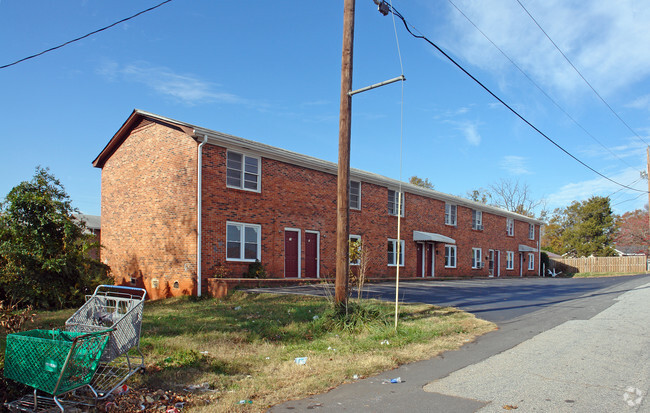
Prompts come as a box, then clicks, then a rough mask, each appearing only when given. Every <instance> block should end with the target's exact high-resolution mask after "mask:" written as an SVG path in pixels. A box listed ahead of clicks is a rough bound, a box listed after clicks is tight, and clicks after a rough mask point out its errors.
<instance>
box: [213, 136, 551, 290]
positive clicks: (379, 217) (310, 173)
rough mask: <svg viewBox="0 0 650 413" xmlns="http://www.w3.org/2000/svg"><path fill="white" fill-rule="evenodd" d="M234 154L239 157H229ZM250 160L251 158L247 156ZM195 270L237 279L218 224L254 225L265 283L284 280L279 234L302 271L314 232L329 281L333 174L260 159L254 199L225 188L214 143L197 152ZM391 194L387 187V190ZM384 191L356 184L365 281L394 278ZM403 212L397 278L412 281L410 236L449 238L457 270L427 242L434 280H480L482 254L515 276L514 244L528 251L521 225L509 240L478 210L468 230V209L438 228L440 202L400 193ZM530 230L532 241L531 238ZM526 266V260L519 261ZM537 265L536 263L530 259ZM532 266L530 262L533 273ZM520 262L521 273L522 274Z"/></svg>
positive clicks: (391, 220)
mask: <svg viewBox="0 0 650 413" xmlns="http://www.w3.org/2000/svg"><path fill="white" fill-rule="evenodd" d="M237 152H241V151H237ZM249 155H252V156H254V155H255V154H249ZM203 179H204V181H203V182H204V185H203V210H204V215H203V257H202V259H203V272H204V276H212V275H214V272H215V267H216V266H218V265H225V266H226V267H228V268H229V269H230V270H231V272H232V276H240V275H241V274H243V273H244V272H245V271H246V270H247V268H248V265H249V264H248V263H233V262H227V261H226V240H225V237H226V222H227V221H234V222H241V223H247V224H259V225H261V227H262V236H261V238H262V252H261V261H262V264H264V266H265V268H266V270H267V272H268V273H269V275H270V276H271V277H283V276H284V230H285V228H296V229H300V231H301V247H300V249H301V254H302V265H301V266H302V268H301V273H303V274H304V270H305V264H304V263H305V252H304V247H305V230H314V231H319V232H320V257H321V265H320V276H321V277H333V276H334V273H335V268H336V264H335V255H336V241H335V231H336V177H335V175H333V174H328V173H324V172H319V171H315V170H310V169H306V168H303V167H299V166H295V165H290V164H287V163H283V162H279V161H275V160H271V159H266V158H263V157H262V162H261V190H260V192H259V193H257V192H251V191H244V190H239V189H232V188H227V187H226V149H225V148H222V147H218V146H214V145H206V146H205V147H204V162H203ZM391 189H393V188H391ZM387 198H388V188H386V187H383V186H378V185H374V184H370V183H366V182H362V184H361V206H362V207H361V210H360V211H358V210H351V213H350V233H351V234H355V235H361V236H362V240H363V242H364V246H365V248H366V250H367V251H370V265H369V272H370V276H373V277H387V276H394V275H395V272H396V269H395V267H389V266H388V264H387V263H388V258H387V242H388V238H393V239H395V238H397V217H395V216H390V215H388V212H387ZM405 206H406V212H405V217H404V218H402V220H401V221H402V222H401V225H402V237H401V238H402V239H403V240H404V241H405V266H403V267H401V269H400V276H403V277H414V276H416V271H417V269H416V263H417V254H416V243H415V242H414V241H413V231H415V230H417V231H424V232H432V233H438V234H442V235H446V236H449V237H451V238H453V239H455V240H456V245H457V267H456V268H444V244H440V243H436V244H435V251H436V255H435V276H441V277H444V276H487V275H488V266H487V256H488V249H495V250H500V251H501V271H500V274H501V276H519V252H518V249H519V244H526V245H529V246H531V247H536V246H537V245H536V241H529V240H528V223H526V222H523V221H516V225H515V236H514V237H507V236H506V218H505V217H501V216H496V215H493V214H489V213H487V212H483V225H484V230H482V231H475V230H472V229H471V223H472V214H471V209H469V208H466V207H462V206H458V225H457V226H456V227H452V226H448V225H445V224H444V213H445V203H444V202H443V201H438V200H433V199H430V198H426V197H423V196H419V195H415V194H411V193H408V192H407V193H406V196H405ZM538 231H539V229H537V233H536V237H538V236H539V232H538ZM472 248H482V256H483V262H484V263H485V267H484V268H483V269H472V268H471V262H472V255H471V254H472ZM506 251H514V252H515V268H514V270H506ZM525 257H526V260H527V259H528V255H527V254H526V255H525ZM535 260H536V261H537V257H536V258H535ZM537 264H538V263H537V262H535V265H536V268H537ZM525 268H527V261H526V262H525V263H524V271H523V274H524V275H533V274H536V273H537V272H536V271H528V270H526V269H525Z"/></svg>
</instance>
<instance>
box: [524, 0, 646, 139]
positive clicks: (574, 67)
mask: <svg viewBox="0 0 650 413" xmlns="http://www.w3.org/2000/svg"><path fill="white" fill-rule="evenodd" d="M515 1H516V2H517V3H519V5H520V6H521V8H522V9H524V11H525V12H526V14H528V16H529V17H530V18H531V19H532V20H533V22H535V24H536V25H537V27H539V29H540V30H541V31H542V33H544V36H546V38H547V39H548V40H549V41H550V42H551V43H552V44H553V46H555V48H556V49H557V51H558V52H560V54H561V55H562V57H564V59H565V60H566V61H567V62H568V63H569V65H571V67H572V68H573V70H575V71H576V73H577V74H578V76H580V77H581V78H582V80H584V82H585V83H586V84H587V86H589V88H590V89H591V90H592V91H593V92H594V93H595V94H596V96H598V98H599V99H600V100H601V102H603V103H604V104H605V106H607V108H608V109H609V110H610V112H612V113H613V114H614V116H616V117H617V118H618V120H620V121H621V123H623V125H625V126H626V127H627V128H628V129H629V131H630V132H632V133H633V134H634V135H636V137H637V138H639V140H641V141H642V142H643V143H645V144H646V145H650V144H649V143H648V142H647V141H646V140H645V139H643V138H642V137H641V136H640V135H639V134H638V133H636V132H635V131H634V129H632V127H631V126H630V125H628V124H627V122H625V121H624V120H623V118H621V116H620V115H619V114H618V113H617V112H616V111H615V110H614V109H613V108H612V107H611V106H610V104H609V103H607V101H606V100H605V99H604V98H603V97H602V96H601V94H600V93H598V91H597V90H596V89H595V88H594V87H593V86H592V85H591V83H589V81H588V80H587V79H586V78H585V77H584V76H583V75H582V73H580V70H578V68H577V67H576V66H575V65H574V64H573V62H572V61H571V60H570V59H569V58H568V57H567V55H566V54H564V52H563V51H562V49H560V47H559V46H558V45H557V44H556V43H555V42H554V41H553V39H551V36H549V35H548V33H546V30H544V29H543V28H542V26H541V25H540V24H539V22H538V21H537V20H536V19H535V18H534V17H533V15H532V14H531V13H530V12H529V11H528V9H527V8H526V7H525V6H524V5H523V4H522V3H521V1H519V0H515Z"/></svg>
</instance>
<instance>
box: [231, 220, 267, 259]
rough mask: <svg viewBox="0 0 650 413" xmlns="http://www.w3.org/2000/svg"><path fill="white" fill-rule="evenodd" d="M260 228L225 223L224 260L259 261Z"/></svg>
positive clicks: (258, 226) (250, 225) (253, 225)
mask: <svg viewBox="0 0 650 413" xmlns="http://www.w3.org/2000/svg"><path fill="white" fill-rule="evenodd" d="M261 245H262V226H261V225H257V224H242V223H239V222H227V223H226V260H227V261H251V262H254V261H255V260H259V259H260V255H261V249H262V247H261Z"/></svg>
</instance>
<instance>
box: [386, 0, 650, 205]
mask: <svg viewBox="0 0 650 413" xmlns="http://www.w3.org/2000/svg"><path fill="white" fill-rule="evenodd" d="M390 12H391V13H393V14H394V15H395V16H397V17H398V18H399V19H400V20H402V23H403V25H404V27H405V28H406V31H408V32H409V34H411V36H413V37H415V38H417V39H422V40H424V41H426V42H427V43H429V44H430V45H431V46H433V47H434V48H435V49H436V50H438V52H440V53H441V54H442V55H443V56H445V57H446V58H447V59H448V60H449V61H450V62H451V63H453V64H454V65H455V66H456V67H457V68H459V69H460V70H461V71H462V72H463V73H465V74H466V75H467V76H469V77H470V78H471V79H472V80H473V81H474V82H476V84H478V85H479V86H480V87H481V88H483V89H484V90H485V91H486V92H488V93H489V94H490V95H491V96H492V97H493V98H495V99H496V100H497V101H499V103H501V104H502V105H503V106H505V107H506V108H507V109H508V110H510V112H512V113H513V114H514V115H515V116H517V117H518V118H519V119H521V120H522V121H523V122H524V123H526V124H527V125H528V126H529V127H531V128H532V129H533V130H534V131H535V132H537V133H538V134H539V135H541V136H542V137H543V138H544V139H546V140H547V141H549V142H550V143H552V144H553V145H554V146H555V147H557V148H558V149H559V150H561V151H562V152H564V153H565V154H566V155H568V156H569V157H570V158H572V159H573V160H575V161H576V162H578V163H579V164H581V165H582V166H584V167H585V168H587V169H589V170H590V171H592V172H593V173H595V174H596V175H598V176H600V177H602V178H604V179H606V180H608V181H610V182H612V183H614V184H616V185H618V186H621V187H624V188H627V189H629V190H631V191H636V192H643V193H648V191H645V190H640V189H636V188H632V187H629V186H627V185H625V184H622V183H620V182H618V181H616V180H614V179H612V178H610V177H608V176H606V175H604V174H603V173H601V172H599V171H597V170H596V169H594V168H592V167H591V166H589V165H588V164H586V163H585V162H583V161H582V160H580V159H579V158H578V157H576V156H575V155H573V154H572V153H570V152H569V151H568V150H566V149H564V148H563V147H562V146H561V145H560V144H558V143H557V142H555V141H554V140H553V139H551V138H550V137H549V136H548V135H546V134H545V133H544V132H542V131H541V130H540V129H539V128H537V127H536V126H535V125H533V124H532V123H531V122H530V121H529V120H528V119H526V118H525V117H523V116H522V115H521V114H520V113H519V112H517V111H516V110H515V109H513V108H512V107H511V106H510V105H508V104H507V103H506V102H505V101H504V100H503V99H501V98H500V97H499V96H497V95H496V94H495V93H494V92H492V90H490V89H489V88H488V87H487V86H485V85H484V84H483V83H482V82H481V81H480V80H478V79H477V78H476V77H474V76H473V75H472V74H471V73H469V72H468V71H467V70H466V69H465V68H464V67H463V66H462V65H461V64H460V63H458V62H457V61H456V60H454V59H453V58H452V57H451V56H449V55H448V54H447V53H446V52H445V51H444V50H442V49H441V48H440V47H439V46H438V45H437V44H435V43H434V42H432V41H431V40H430V39H429V38H427V37H426V36H424V35H423V34H421V33H420V34H415V33H413V31H412V30H411V27H410V26H412V25H411V24H410V23H408V22H407V21H406V18H405V17H404V16H402V14H401V13H400V12H399V11H398V10H397V9H395V7H393V6H392V5H390ZM414 29H415V28H414Z"/></svg>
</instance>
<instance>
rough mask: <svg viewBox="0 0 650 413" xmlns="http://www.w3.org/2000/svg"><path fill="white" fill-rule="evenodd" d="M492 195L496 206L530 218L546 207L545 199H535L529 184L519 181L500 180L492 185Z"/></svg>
mask: <svg viewBox="0 0 650 413" xmlns="http://www.w3.org/2000/svg"><path fill="white" fill-rule="evenodd" d="M490 193H491V195H492V196H491V200H492V203H493V205H494V206H497V207H499V208H503V209H506V210H508V211H512V212H516V213H518V214H521V215H526V216H529V217H534V216H535V209H536V208H538V207H540V206H544V205H545V202H544V200H543V199H539V200H536V199H533V198H532V197H531V191H530V188H529V187H528V184H527V183H521V182H520V181H519V179H500V180H499V181H497V182H496V183H494V184H492V185H490ZM542 215H544V214H542Z"/></svg>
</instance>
